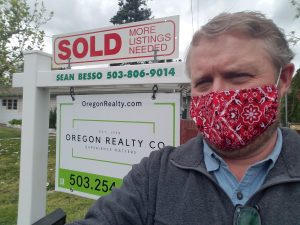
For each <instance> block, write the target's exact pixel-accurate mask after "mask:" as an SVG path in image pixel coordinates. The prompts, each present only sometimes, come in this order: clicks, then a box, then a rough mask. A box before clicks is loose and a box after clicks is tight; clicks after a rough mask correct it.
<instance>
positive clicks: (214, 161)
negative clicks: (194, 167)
mask: <svg viewBox="0 0 300 225" xmlns="http://www.w3.org/2000/svg"><path fill="white" fill-rule="evenodd" d="M281 148H282V133H281V130H280V129H279V128H278V129H277V140H276V144H275V146H274V149H273V151H272V152H271V154H270V155H269V156H268V157H267V158H265V159H264V160H262V161H259V162H257V163H255V164H253V165H252V166H256V165H259V164H262V163H264V162H266V161H270V162H271V163H270V167H269V170H270V169H271V168H273V166H274V164H275V162H276V160H277V159H278V156H279V154H280V152H281ZM203 152H204V162H205V166H206V169H207V171H208V172H211V171H216V170H218V169H219V167H220V165H221V164H223V165H225V166H227V164H226V162H225V161H224V160H223V159H222V158H221V157H220V156H219V155H218V154H216V153H215V152H214V151H213V150H212V149H211V148H210V147H209V146H208V144H207V143H206V142H205V140H204V139H203Z"/></svg>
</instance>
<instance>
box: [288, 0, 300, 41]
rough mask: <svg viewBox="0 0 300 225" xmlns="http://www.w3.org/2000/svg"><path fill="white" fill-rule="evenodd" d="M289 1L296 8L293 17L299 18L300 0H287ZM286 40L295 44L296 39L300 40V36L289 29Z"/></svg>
mask: <svg viewBox="0 0 300 225" xmlns="http://www.w3.org/2000/svg"><path fill="white" fill-rule="evenodd" d="M289 2H290V4H291V5H292V6H294V8H295V9H296V14H295V19H299V18H300V2H299V0H289ZM288 41H289V42H290V43H291V44H292V45H296V44H297V43H298V41H300V38H299V37H298V36H297V34H296V32H295V31H291V32H290V33H289V35H288Z"/></svg>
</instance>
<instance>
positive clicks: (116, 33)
mask: <svg viewBox="0 0 300 225" xmlns="http://www.w3.org/2000/svg"><path fill="white" fill-rule="evenodd" d="M178 43H179V16H172V17H165V18H160V19H154V20H145V21H141V22H135V23H129V24H124V25H120V26H112V27H106V28H101V29H95V30H88V31H82V32H77V33H69V34H63V35H57V36H53V67H66V66H67V65H68V63H69V59H70V63H71V65H73V66H76V65H86V64H99V63H120V62H132V61H147V60H153V57H154V50H157V57H158V59H173V58H177V57H178V52H179V50H178Z"/></svg>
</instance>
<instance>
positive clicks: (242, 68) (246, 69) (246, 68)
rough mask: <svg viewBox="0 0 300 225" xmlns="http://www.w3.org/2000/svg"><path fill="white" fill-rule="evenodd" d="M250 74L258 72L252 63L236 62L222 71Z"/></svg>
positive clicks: (224, 72) (225, 72)
mask: <svg viewBox="0 0 300 225" xmlns="http://www.w3.org/2000/svg"><path fill="white" fill-rule="evenodd" d="M239 73H245V74H252V75H255V74H257V73H258V69H257V68H256V66H254V65H253V64H237V65H234V66H232V67H228V68H226V69H225V70H224V71H223V74H239Z"/></svg>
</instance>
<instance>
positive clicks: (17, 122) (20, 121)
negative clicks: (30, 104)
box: [8, 119, 22, 125]
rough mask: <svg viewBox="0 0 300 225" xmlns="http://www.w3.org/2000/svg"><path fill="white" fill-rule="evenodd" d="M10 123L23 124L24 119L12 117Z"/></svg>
mask: <svg viewBox="0 0 300 225" xmlns="http://www.w3.org/2000/svg"><path fill="white" fill-rule="evenodd" d="M8 123H9V124H10V125H22V120H18V119H12V120H11V121H9V122H8Z"/></svg>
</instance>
